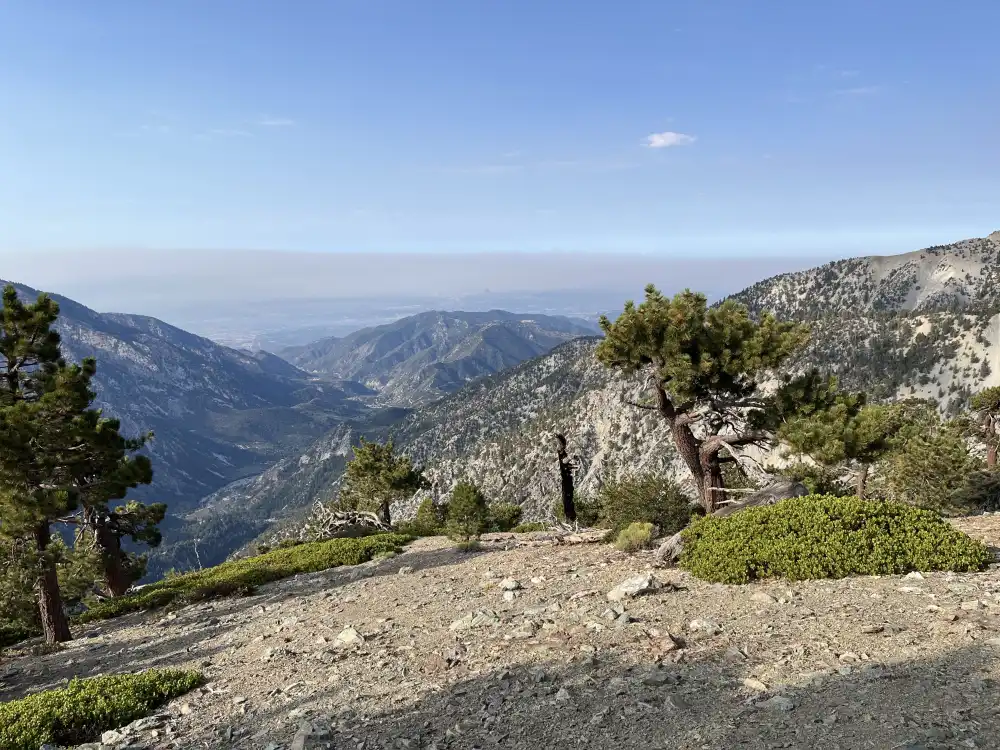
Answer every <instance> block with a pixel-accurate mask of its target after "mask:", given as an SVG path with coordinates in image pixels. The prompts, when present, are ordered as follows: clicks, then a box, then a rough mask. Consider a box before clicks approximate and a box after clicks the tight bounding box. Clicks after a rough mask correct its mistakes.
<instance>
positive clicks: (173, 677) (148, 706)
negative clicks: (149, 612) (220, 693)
mask: <svg viewBox="0 0 1000 750" xmlns="http://www.w3.org/2000/svg"><path fill="white" fill-rule="evenodd" d="M202 682H203V678H202V676H201V674H199V673H198V672H185V671H180V670H149V671H147V672H139V673H137V674H122V675H105V676H102V677H94V678H91V679H86V680H72V681H71V682H70V683H69V684H68V685H67V686H66V687H64V688H59V689H57V690H46V691H44V692H41V693H35V694H34V695H29V696H28V697H26V698H21V699H19V700H15V701H10V702H8V703H0V750H38V748H39V747H42V746H43V745H44V746H50V745H60V746H63V745H78V744H82V743H85V742H92V741H98V740H100V738H101V734H102V733H103V732H106V731H108V730H110V729H117V728H119V727H123V726H125V725H127V724H129V723H131V722H133V721H135V720H136V719H141V718H142V717H144V716H146V715H147V714H149V712H150V711H152V710H154V709H156V708H159V707H160V706H162V705H164V704H165V703H167V702H168V701H170V700H171V699H173V698H176V697H178V696H180V695H183V694H184V693H186V692H188V691H190V690H193V689H194V688H196V687H198V686H199V685H200V684H201V683H202Z"/></svg>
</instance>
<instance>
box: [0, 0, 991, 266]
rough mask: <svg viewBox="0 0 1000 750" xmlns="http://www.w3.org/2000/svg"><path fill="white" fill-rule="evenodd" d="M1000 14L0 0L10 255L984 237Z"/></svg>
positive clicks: (368, 0) (836, 250)
mask: <svg viewBox="0 0 1000 750" xmlns="http://www.w3.org/2000/svg"><path fill="white" fill-rule="evenodd" d="M998 28H1000V3H997V2H996V1H995V0H954V1H953V2H950V3H945V2H943V0H939V1H936V2H930V1H929V0H905V1H904V0H877V1H872V0H838V1H837V2H832V1H830V2H819V1H818V0H817V1H816V2H781V1H779V0H760V1H759V2H751V1H750V0H701V1H698V2H695V1H694V0H673V1H671V0H648V1H646V0H619V1H618V2H607V1H606V0H600V1H599V0H573V2H569V0H565V1H563V0H547V1H546V2H540V1H539V0H503V1H501V0H296V2H279V1H278V0H270V1H268V2H265V1H263V0H171V1H170V2H159V3H153V2H135V0H101V1H100V2H89V3H81V2H79V1H78V0H46V2H37V0H6V2H3V3H0V262H2V261H3V259H4V255H3V253H7V254H8V257H9V254H10V253H17V254H20V255H22V256H23V255H26V254H28V255H32V256H34V257H36V258H37V259H39V260H41V259H42V258H43V257H44V258H47V257H49V256H47V255H46V251H49V250H53V249H59V250H63V251H71V256H70V257H71V258H72V259H73V260H74V262H79V263H81V264H85V263H86V262H87V259H89V258H91V257H93V256H91V255H88V253H89V252H91V251H94V250H96V249H100V250H102V251H103V250H108V249H114V250H131V249H133V248H152V249H158V250H174V249H184V250H187V251H192V250H193V251H198V250H234V251H235V250H248V249H260V250H273V251H300V252H302V251H304V252H335V253H336V252H342V253H364V254H371V253H376V252H381V253H397V254H398V253H445V254H447V253H464V254H468V253H475V252H490V253H524V252H527V253H539V252H548V251H560V252H569V253H583V252H587V253H607V254H622V256H623V257H624V256H626V255H635V254H647V255H649V254H651V255H654V256H668V257H695V258H701V259H704V258H711V257H718V258H726V257H741V256H742V257H749V258H752V257H756V256H765V255H766V256H790V257H796V258H817V259H818V258H822V259H827V258H831V257H839V256H844V255H856V254H868V253H893V252H905V251H908V250H913V249H916V248H919V247H923V246H927V245H931V244H937V243H944V242H949V241H953V240H957V239H960V238H963V237H968V236H982V235H985V234H987V233H989V232H990V231H992V230H994V229H996V228H998V227H1000V210H998V207H1000V96H998V93H1000V46H997V44H996V33H997V32H996V30H997V29H998ZM60 257H62V258H65V257H67V256H60ZM126 257H127V256H126ZM3 275H4V273H3V270H2V268H0V276H3Z"/></svg>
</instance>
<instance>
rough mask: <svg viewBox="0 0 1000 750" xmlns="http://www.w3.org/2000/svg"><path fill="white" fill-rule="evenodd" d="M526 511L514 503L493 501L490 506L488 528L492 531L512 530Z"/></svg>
mask: <svg viewBox="0 0 1000 750" xmlns="http://www.w3.org/2000/svg"><path fill="white" fill-rule="evenodd" d="M523 513H524V511H523V510H522V509H521V506H520V505H515V504H514V503H493V504H492V505H490V507H489V524H488V530H489V531H491V532H503V531H512V530H513V529H514V527H515V526H517V525H518V524H519V523H521V515H522V514H523Z"/></svg>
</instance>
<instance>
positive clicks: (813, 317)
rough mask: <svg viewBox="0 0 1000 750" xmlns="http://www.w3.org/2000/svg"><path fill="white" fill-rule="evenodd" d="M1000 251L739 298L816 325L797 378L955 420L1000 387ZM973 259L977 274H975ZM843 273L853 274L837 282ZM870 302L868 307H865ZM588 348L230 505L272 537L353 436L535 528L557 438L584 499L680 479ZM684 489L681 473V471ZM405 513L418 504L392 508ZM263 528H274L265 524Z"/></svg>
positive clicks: (323, 450) (554, 478)
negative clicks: (646, 472)
mask: <svg viewBox="0 0 1000 750" xmlns="http://www.w3.org/2000/svg"><path fill="white" fill-rule="evenodd" d="M998 246H1000V238H998V236H996V235H993V236H991V237H990V238H987V239H985V240H969V241H964V242H960V243H956V244H955V245H953V246H948V247H944V248H933V249H931V250H928V251H924V252H922V253H921V252H918V253H910V254H907V255H906V256H900V257H901V258H902V260H901V259H895V260H893V259H884V258H883V259H868V258H862V259H856V260H854V261H839V262H838V263H834V264H830V265H828V266H823V267H821V268H818V269H814V270H812V271H805V272H802V273H798V274H791V275H786V276H778V277H775V278H774V279H770V280H767V281H764V282H761V283H759V284H757V285H755V286H754V287H751V288H750V289H748V290H746V291H744V292H742V293H740V294H738V295H736V299H738V300H740V301H742V302H744V303H746V304H748V305H750V306H751V307H752V308H753V309H754V310H756V311H760V310H762V309H770V310H773V311H774V312H775V313H777V314H778V315H779V316H780V317H790V318H806V319H808V320H809V321H810V324H811V326H812V329H813V337H812V343H811V344H810V346H809V348H808V349H807V350H806V352H805V353H804V355H803V356H802V357H801V358H800V359H799V361H798V362H796V363H794V366H795V367H807V366H819V367H822V368H824V369H826V370H828V371H835V372H837V373H839V375H840V377H841V380H842V384H843V386H844V387H847V388H859V389H864V390H866V391H869V392H871V393H873V394H874V396H875V397H884V398H889V397H895V396H905V395H915V396H922V397H928V398H933V399H936V400H938V401H939V403H941V404H942V406H943V407H944V408H945V409H955V408H958V407H959V406H960V405H962V404H964V403H965V400H966V398H967V396H968V394H969V393H970V392H973V391H976V390H979V389H981V388H983V387H986V386H989V385H994V384H997V383H1000V317H998V316H997V315H996V312H998V311H1000V310H994V309H993V307H992V306H993V305H994V304H996V302H995V300H994V297H993V296H992V295H993V294H995V293H997V292H996V290H997V289H1000V284H998V285H997V286H996V287H994V286H991V285H990V283H988V282H987V281H982V279H984V278H986V279H990V278H993V276H992V274H994V273H996V271H997V269H998V268H1000V266H998V265H997V261H996V258H997V255H996V253H997V251H998ZM973 251H975V252H973ZM921 256H922V257H923V259H922V260H921ZM973 256H974V257H975V258H976V263H977V264H978V266H977V269H978V270H976V272H975V273H973V270H972V266H971V265H969V263H971V261H970V260H969V259H970V258H972V257H973ZM963 258H965V261H963V262H966V266H963V267H967V268H968V269H969V270H967V271H965V272H963V275H962V276H961V278H962V279H964V278H965V276H964V273H968V274H969V275H970V276H972V278H973V279H974V282H968V283H965V284H961V285H960V284H958V283H957V282H954V283H950V284H949V285H948V289H949V293H948V295H945V296H942V295H941V294H938V293H935V294H934V295H932V296H931V297H928V298H926V299H923V298H920V299H919V304H920V309H919V310H916V311H911V310H909V309H900V310H899V311H895V310H893V311H889V310H885V309H883V308H884V307H885V305H884V304H883V302H881V301H879V300H883V299H888V298H889V297H891V296H893V295H895V297H898V298H900V299H910V300H918V297H919V295H918V294H917V292H919V291H921V290H917V289H915V287H916V286H917V285H920V286H922V287H923V286H924V285H923V284H920V280H921V279H923V280H924V283H925V284H926V279H928V278H931V277H932V276H933V275H934V273H933V269H938V268H945V267H955V266H956V265H957V264H958V261H959V260H962V259H963ZM846 264H850V265H849V266H848V265H846ZM848 267H850V268H854V269H855V270H856V271H857V273H854V272H851V273H848V271H846V270H844V269H845V268H848ZM889 267H898V268H902V267H906V268H908V269H909V270H908V271H907V273H908V274H909V276H908V278H916V279H917V281H914V282H912V284H911V286H909V287H906V289H905V290H904V291H902V292H901V291H900V285H899V284H898V283H896V282H893V284H894V286H892V289H893V290H894V291H892V292H891V294H890V292H887V291H885V289H883V286H882V283H883V282H882V281H881V280H880V279H883V278H884V275H883V276H880V275H879V273H876V270H877V269H885V268H889ZM831 269H833V270H831ZM859 269H860V270H859ZM889 275H890V276H891V275H892V274H889ZM940 275H942V276H943V275H945V274H944V273H943V272H942V273H941V274H940ZM824 280H825V281H824ZM880 289H882V290H883V291H879V290H880ZM790 290H793V291H794V293H793V291H790ZM883 292H885V293H883ZM822 294H826V295H827V296H828V298H829V299H830V300H833V302H831V304H830V306H829V313H828V314H826V315H821V314H819V313H820V312H821V311H822V310H823V309H824V305H823V303H822V301H821V300H822V299H825V298H821V295H822ZM866 297H867V299H868V303H867V307H866V306H865V304H864V303H863V302H862V300H863V299H865V298H866ZM956 299H961V300H963V301H964V302H963V304H964V306H965V309H963V310H956V309H955V302H954V300H956ZM806 300H809V301H810V305H811V306H806V303H805V301H806ZM934 300H937V302H936V303H935V302H934ZM934 304H939V305H940V307H939V308H935V307H934ZM596 341H597V339H593V338H592V339H581V340H577V341H572V342H570V343H567V344H564V345H563V346H561V347H558V348H556V349H554V350H553V351H552V352H550V353H549V354H547V355H543V356H541V357H539V358H537V359H534V360H530V361H528V362H525V363H523V364H521V365H519V366H518V367H515V368H512V369H510V370H508V371H505V372H502V373H499V374H497V375H493V376H491V377H488V378H484V379H482V380H480V381H477V382H475V383H472V384H470V385H469V386H467V387H465V388H463V389H462V390H460V391H458V392H456V393H454V394H452V395H450V396H448V397H446V398H444V399H441V400H439V401H437V402H434V403H431V404H428V405H426V406H424V407H422V408H419V409H416V410H414V411H413V412H412V413H410V414H409V415H408V416H407V417H406V418H405V419H404V420H402V421H401V422H400V423H399V424H398V425H389V424H387V422H386V421H385V420H383V422H382V423H381V424H378V425H368V424H365V423H363V422H355V423H351V424H345V425H344V426H343V427H342V428H339V429H337V430H335V431H333V432H332V433H329V434H328V435H326V436H324V437H323V438H321V439H320V440H319V441H318V442H317V443H315V444H314V445H313V446H311V447H310V448H309V449H308V450H306V451H303V452H302V453H301V454H299V455H298V456H297V457H296V458H290V459H286V460H285V461H283V462H280V464H278V465H277V466H275V467H272V469H271V470H269V472H267V473H266V474H265V475H262V476H261V477H258V478H256V479H253V480H249V481H248V482H247V483H245V484H243V485H241V486H240V487H236V488H227V489H226V490H225V491H224V493H226V496H227V497H228V503H229V504H230V505H231V506H236V505H238V506H239V507H243V508H258V507H260V508H266V509H267V516H266V517H267V518H270V519H277V520H276V523H277V524H278V525H279V526H280V525H281V523H282V522H283V521H287V520H288V519H290V518H295V517H296V516H297V514H301V512H302V511H303V508H305V507H308V506H309V505H310V504H311V503H312V502H313V501H314V500H316V499H320V498H326V497H330V496H331V495H332V494H333V492H334V489H335V482H336V479H337V478H338V476H339V472H340V467H341V466H342V464H343V463H344V462H345V461H346V460H347V459H348V458H349V457H350V455H351V452H350V446H351V445H353V444H356V443H357V439H358V437H359V436H361V435H365V436H367V437H369V438H385V437H386V436H388V435H390V434H391V435H393V436H394V438H395V440H396V441H397V443H398V444H399V445H401V446H402V447H403V448H404V449H405V450H406V451H407V452H408V453H410V454H411V455H412V456H413V457H414V458H415V459H416V460H417V461H419V462H420V463H421V464H423V465H424V466H425V467H426V468H427V469H428V472H429V474H430V475H431V476H432V477H433V478H436V479H437V480H438V481H439V483H440V486H441V487H442V488H443V489H444V490H445V491H446V490H447V488H448V487H449V486H450V485H451V484H452V483H453V482H455V481H458V480H459V479H463V478H471V479H473V480H474V481H476V482H477V483H478V484H479V485H480V486H482V487H483V489H484V490H485V491H486V493H487V495H488V496H489V497H491V498H492V499H494V500H497V501H501V500H503V501H509V502H517V503H519V504H521V505H523V506H525V510H526V515H527V516H528V517H535V518H538V517H546V516H548V514H549V512H550V509H551V506H552V504H553V502H554V501H555V499H556V497H557V496H558V473H557V468H556V463H555V456H554V451H553V443H552V435H553V433H554V432H561V433H563V434H565V435H566V437H567V438H568V439H569V442H570V450H571V452H573V453H574V454H575V455H576V456H577V457H578V466H579V469H578V472H577V473H578V487H579V488H580V490H581V491H582V492H584V493H589V492H593V491H595V490H596V489H597V488H598V487H599V486H600V483H601V482H602V480H603V478H604V477H607V476H609V475H615V474H619V473H621V472H624V471H635V470H642V469H645V468H650V469H661V468H667V467H676V463H675V461H674V450H673V444H672V441H671V439H670V437H669V435H668V434H667V432H666V430H665V428H664V425H663V424H662V423H661V422H660V421H659V420H658V419H657V418H656V416H655V415H653V414H651V413H649V412H646V411H642V410H639V409H636V408H635V407H631V406H628V405H626V404H624V403H623V396H625V395H626V394H628V395H629V398H630V399H631V400H636V399H637V397H639V396H640V394H641V393H642V386H641V383H640V382H638V381H624V380H621V379H619V378H617V377H613V376H612V375H611V374H610V373H608V372H607V371H605V370H604V369H603V368H602V367H601V366H600V365H599V364H598V363H597V362H596V360H595V359H594V356H593V351H594V347H595V345H596ZM678 477H679V478H681V479H684V478H686V474H685V473H684V472H683V471H679V472H678ZM217 504H218V499H213V500H212V501H210V502H209V503H208V506H207V508H206V510H205V513H206V516H209V517H210V516H211V515H212V511H211V508H212V506H213V505H217ZM219 507H224V504H223V505H219ZM410 510H412V503H411V504H410V505H408V506H405V507H401V508H399V509H398V511H399V512H403V513H405V512H408V511H410ZM254 515H256V516H257V517H258V518H263V517H264V515H263V514H262V513H255V514H254ZM267 525H271V527H272V528H273V523H269V524H267ZM259 526H260V527H265V526H266V525H265V524H259Z"/></svg>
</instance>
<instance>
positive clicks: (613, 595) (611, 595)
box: [608, 573, 663, 602]
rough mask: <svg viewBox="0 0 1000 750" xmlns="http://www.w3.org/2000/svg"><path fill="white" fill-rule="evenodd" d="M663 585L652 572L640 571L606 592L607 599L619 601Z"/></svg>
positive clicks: (646, 592) (654, 589)
mask: <svg viewBox="0 0 1000 750" xmlns="http://www.w3.org/2000/svg"><path fill="white" fill-rule="evenodd" d="M662 586H663V584H662V583H660V581H658V580H657V578H656V576H654V575H653V574H652V573H640V574H639V575H637V576H632V577H631V578H627V579H625V580H624V581H622V582H621V583H619V584H618V585H617V586H615V587H614V588H613V589H611V591H609V592H608V601H610V602H620V601H622V600H623V599H629V598H631V597H634V596H642V595H643V594H648V593H650V592H652V591H656V590H657V589H659V588H661V587H662Z"/></svg>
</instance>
